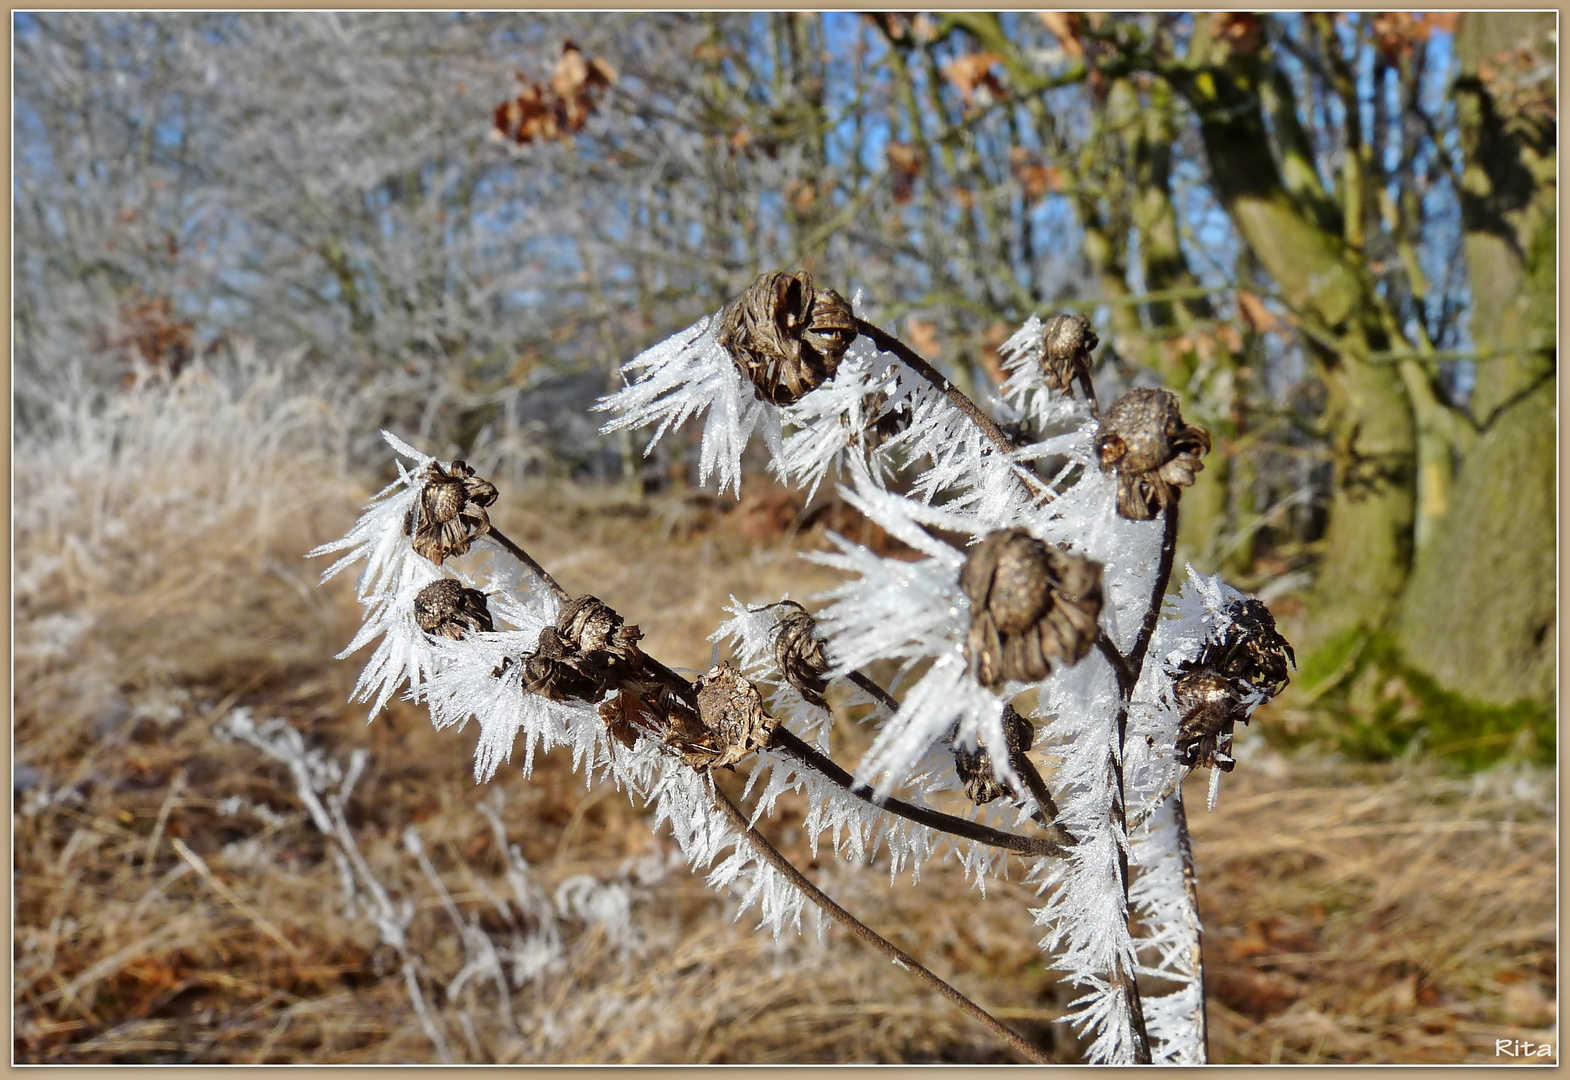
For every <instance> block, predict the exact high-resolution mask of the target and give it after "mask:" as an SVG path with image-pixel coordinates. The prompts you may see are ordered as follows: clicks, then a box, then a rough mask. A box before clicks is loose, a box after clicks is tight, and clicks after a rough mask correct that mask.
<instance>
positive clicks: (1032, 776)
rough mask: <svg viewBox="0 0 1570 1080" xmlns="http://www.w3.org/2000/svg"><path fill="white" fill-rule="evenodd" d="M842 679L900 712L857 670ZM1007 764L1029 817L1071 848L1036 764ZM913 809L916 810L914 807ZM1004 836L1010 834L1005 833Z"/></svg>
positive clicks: (1019, 756) (1021, 760)
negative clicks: (1031, 805) (1025, 797)
mask: <svg viewBox="0 0 1570 1080" xmlns="http://www.w3.org/2000/svg"><path fill="white" fill-rule="evenodd" d="M845 678H846V680H847V681H849V682H852V683H854V684H855V685H857V686H859V687H861V689H863V690H865V691H866V692H867V693H868V694H870V695H872V697H873V698H875V699H877V701H878V702H879V704H881V705H882V706H883V707H884V708H886V709H888V710H889V712H890V713H891V714H892V713H896V712H898V711H899V699H898V698H896V697H895V696H894V695H893V694H890V693H889V692H888V691H887V690H885V689H883V687H881V686H879V685H878V684H877V683H876V682H874V681H873V680H872V679H871V678H869V677H868V676H866V675H863V674H862V673H861V672H859V671H852V672H850V673H848V674H847V675H846V676H845ZM808 749H809V750H810V749H811V747H808ZM1009 763H1010V764H1011V765H1012V766H1013V767H1014V771H1015V772H1017V773H1019V774H1020V775H1021V776H1023V777H1024V778H1025V786H1026V787H1027V788H1028V789H1029V790H1030V794H1031V796H1032V797H1033V798H1034V799H1035V800H1036V812H1035V813H1034V814H1032V815H1031V817H1032V818H1033V819H1035V821H1036V823H1037V824H1038V825H1040V826H1041V827H1042V828H1043V829H1046V830H1047V831H1048V832H1049V833H1050V834H1051V836H1052V839H1053V841H1054V842H1055V843H1058V844H1060V845H1062V846H1063V847H1072V846H1073V843H1074V839H1073V837H1072V836H1070V835H1069V834H1068V832H1067V830H1065V829H1064V828H1063V827H1062V826H1061V825H1058V824H1057V816H1058V804H1057V801H1056V800H1054V799H1053V798H1052V792H1051V791H1050V790H1048V788H1047V783H1046V781H1045V780H1043V779H1042V778H1041V772H1040V771H1039V770H1038V769H1037V768H1036V763H1035V762H1034V761H1031V760H1030V758H1029V757H1028V756H1027V755H1026V754H1025V753H1024V752H1023V751H1020V752H1018V753H1016V754H1015V755H1014V756H1013V758H1012V759H1011V761H1010V762H1009ZM852 792H853V794H859V792H855V790H854V789H852ZM890 801H894V800H890ZM883 805H886V804H883ZM912 809H919V808H918V807H913V808H912ZM954 820H955V821H964V820H965V819H964V818H955V819H954ZM945 831H947V830H945ZM1003 835H1012V834H1007V833H1005V834H1003Z"/></svg>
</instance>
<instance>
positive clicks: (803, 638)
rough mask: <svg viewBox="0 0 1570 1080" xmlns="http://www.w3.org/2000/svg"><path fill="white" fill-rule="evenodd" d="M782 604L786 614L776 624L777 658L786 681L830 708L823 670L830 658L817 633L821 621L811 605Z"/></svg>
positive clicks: (819, 705)
mask: <svg viewBox="0 0 1570 1080" xmlns="http://www.w3.org/2000/svg"><path fill="white" fill-rule="evenodd" d="M778 606H779V607H781V608H783V609H784V610H785V614H784V615H783V616H782V617H781V618H780V620H779V622H777V623H775V624H774V661H775V663H776V664H778V665H779V669H780V673H781V674H782V675H784V676H785V681H786V682H788V683H790V684H791V685H792V686H794V687H795V688H796V690H797V691H798V692H799V693H800V694H801V696H802V697H803V698H805V699H806V700H808V701H810V702H811V703H812V704H814V705H816V706H817V707H818V708H820V709H826V708H828V704H827V703H826V702H825V701H824V700H823V691H824V690H826V689H827V688H828V683H826V682H825V681H824V679H823V673H824V672H826V671H828V670H829V659H828V657H826V656H824V655H823V642H822V641H821V640H819V638H818V636H817V633H816V631H817V623H816V622H814V621H813V618H812V616H811V615H809V614H808V613H807V609H806V608H804V607H802V606H801V605H800V604H798V603H796V602H795V601H792V600H785V601H782V602H781V603H780V604H779V605H778Z"/></svg>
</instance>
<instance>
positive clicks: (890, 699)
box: [845, 671, 899, 716]
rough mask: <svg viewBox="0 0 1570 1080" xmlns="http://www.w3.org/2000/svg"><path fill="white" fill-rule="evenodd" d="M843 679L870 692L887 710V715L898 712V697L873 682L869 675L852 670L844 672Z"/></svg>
mask: <svg viewBox="0 0 1570 1080" xmlns="http://www.w3.org/2000/svg"><path fill="white" fill-rule="evenodd" d="M845 680H846V681H847V682H852V683H855V684H856V685H857V686H859V687H861V688H862V689H863V690H865V691H866V692H867V693H869V694H871V695H872V696H873V697H874V698H876V699H877V701H878V704H880V705H882V706H883V707H884V708H885V709H887V710H888V711H889V715H891V716H892V715H893V714H894V713H897V712H899V698H897V697H895V696H894V695H893V694H891V693H889V692H888V691H887V690H885V689H883V687H881V686H879V685H878V684H877V683H875V682H873V681H872V679H871V678H870V677H868V676H866V675H863V674H862V673H861V672H859V671H852V672H849V673H848V674H846V676H845Z"/></svg>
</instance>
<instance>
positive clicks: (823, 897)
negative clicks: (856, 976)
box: [714, 784, 1149, 1065]
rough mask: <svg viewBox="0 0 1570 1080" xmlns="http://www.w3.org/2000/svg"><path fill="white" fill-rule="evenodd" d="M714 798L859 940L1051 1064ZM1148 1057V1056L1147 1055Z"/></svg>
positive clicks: (724, 800) (766, 856)
mask: <svg viewBox="0 0 1570 1080" xmlns="http://www.w3.org/2000/svg"><path fill="white" fill-rule="evenodd" d="M714 802H715V805H716V806H718V807H719V808H720V810H722V811H723V812H724V814H725V816H726V817H728V818H729V819H730V821H731V824H732V825H733V826H734V827H735V828H736V830H737V831H739V832H740V833H741V834H742V835H743V836H745V837H746V838H747V841H748V843H750V844H751V845H752V847H753V850H755V851H756V852H757V853H758V855H759V857H760V858H762V859H763V861H764V862H766V863H768V864H769V865H770V866H772V867H774V869H775V870H777V871H779V873H780V874H781V875H782V876H783V877H784V878H785V879H786V880H787V881H789V882H790V883H791V884H792V885H794V886H795V887H796V888H798V889H800V890H801V891H802V893H803V894H805V895H806V897H807V898H808V899H810V900H811V901H812V902H813V903H814V904H816V905H818V907H819V908H821V909H822V910H823V913H824V914H825V915H827V916H829V918H831V919H833V920H834V921H835V922H837V923H839V924H840V925H841V926H843V927H845V929H847V930H849V931H850V932H851V934H852V935H853V936H854V937H855V938H856V939H857V940H858V941H860V942H862V943H863V944H865V945H868V946H871V947H872V948H873V949H875V950H877V951H878V952H880V953H882V954H883V955H884V956H887V957H888V958H889V959H890V960H893V961H894V963H895V964H897V965H899V966H900V967H902V968H904V969H905V970H906V971H908V972H910V973H911V974H912V975H914V976H915V977H916V979H917V980H919V981H921V982H924V983H926V984H927V985H928V986H930V987H932V989H934V990H936V991H937V992H938V993H940V994H942V995H943V996H944V997H946V998H948V999H949V1000H950V1001H951V1002H953V1003H954V1004H955V1005H958V1006H959V1007H960V1009H961V1010H962V1011H964V1012H965V1013H966V1014H967V1015H969V1016H970V1017H971V1018H972V1019H973V1020H975V1021H976V1022H977V1023H979V1024H980V1025H981V1026H982V1027H984V1028H986V1029H987V1030H988V1031H990V1032H992V1034H994V1035H996V1036H997V1037H998V1038H999V1039H1001V1040H1002V1041H1003V1042H1005V1043H1007V1044H1008V1045H1009V1046H1010V1047H1012V1048H1013V1049H1014V1051H1015V1052H1016V1053H1018V1054H1019V1055H1020V1056H1021V1057H1023V1058H1024V1059H1025V1060H1027V1061H1030V1062H1033V1063H1035V1064H1037V1065H1049V1064H1051V1059H1050V1058H1048V1057H1046V1056H1045V1055H1044V1054H1042V1052H1041V1051H1040V1050H1038V1049H1037V1048H1036V1047H1034V1046H1032V1045H1031V1044H1030V1043H1029V1042H1027V1041H1026V1040H1025V1039H1024V1038H1022V1037H1021V1036H1020V1035H1018V1034H1016V1033H1015V1032H1014V1031H1012V1030H1010V1029H1009V1028H1007V1027H1005V1026H1004V1025H1003V1024H1002V1022H1000V1021H999V1020H998V1019H997V1017H995V1016H993V1015H992V1014H991V1013H989V1012H987V1010H985V1009H983V1008H982V1007H981V1006H980V1005H977V1004H976V1003H975V1002H974V1001H972V1000H970V998H968V997H966V996H965V995H964V994H962V993H960V992H959V991H958V990H956V989H954V987H952V986H950V985H949V984H948V983H946V982H944V981H943V980H942V979H940V978H939V977H938V976H936V975H934V974H933V973H932V972H931V971H928V970H927V969H926V968H925V967H923V966H922V965H921V964H919V963H918V962H917V961H916V959H915V958H914V957H912V956H911V955H910V954H909V953H907V952H905V951H904V950H903V949H901V948H900V947H899V946H897V945H895V944H894V943H893V942H891V941H889V940H888V939H887V938H885V937H883V936H882V935H880V934H879V933H878V932H877V931H875V930H873V929H872V928H871V927H870V926H868V925H867V924H866V923H864V922H862V921H861V920H860V919H858V918H856V916H854V915H852V914H851V913H850V912H848V911H846V910H845V909H844V908H842V907H840V906H839V905H838V904H836V903H835V902H834V901H833V900H831V899H829V897H828V895H827V894H825V893H824V892H823V891H822V890H821V889H819V888H818V887H817V886H816V885H814V884H813V883H812V882H811V881H810V880H809V879H808V878H807V876H806V875H805V874H803V873H802V872H801V871H800V870H798V869H796V864H795V863H793V862H791V861H790V860H789V859H787V858H786V857H785V856H784V855H782V854H780V851H779V849H778V848H776V847H775V846H774V845H773V844H771V843H769V841H768V839H767V838H766V837H764V835H763V834H762V833H760V832H758V830H757V829H755V828H753V827H752V825H751V823H749V822H748V820H747V815H746V814H744V813H742V811H741V808H740V807H738V806H737V805H736V804H735V803H734V802H732V801H731V799H730V796H728V795H726V794H725V793H724V792H723V791H721V790H720V789H719V785H717V784H716V785H715V786H714ZM1146 1060H1149V1058H1148V1056H1147V1058H1146Z"/></svg>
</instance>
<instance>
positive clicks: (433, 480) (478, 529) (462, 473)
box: [407, 461, 496, 566]
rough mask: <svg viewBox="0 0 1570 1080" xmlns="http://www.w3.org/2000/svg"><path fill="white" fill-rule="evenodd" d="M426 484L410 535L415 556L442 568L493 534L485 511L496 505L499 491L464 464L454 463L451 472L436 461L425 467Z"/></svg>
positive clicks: (414, 511)
mask: <svg viewBox="0 0 1570 1080" xmlns="http://www.w3.org/2000/svg"><path fill="white" fill-rule="evenodd" d="M423 480H424V486H423V487H422V488H421V489H420V497H419V499H418V500H417V501H416V502H415V505H414V509H413V511H412V512H411V513H410V515H409V521H408V527H407V531H408V532H409V534H410V535H412V536H413V537H414V550H415V553H416V554H418V555H420V556H422V557H424V558H427V559H429V560H431V561H432V562H433V563H436V564H437V565H438V566H439V565H441V563H442V560H444V559H446V558H447V557H448V556H451V555H463V554H466V553H467V552H468V550H469V545H470V544H472V543H473V542H474V541H475V540H477V539H479V538H480V537H482V536H484V535H485V534H486V533H487V532H489V531H490V529H491V519H490V517H489V515H487V514H486V512H485V508H486V507H487V506H490V505H492V504H493V503H495V502H496V488H495V487H494V486H493V485H491V484H490V483H488V482H486V481H485V480H481V479H480V478H479V477H477V476H475V475H474V470H473V469H471V468H469V466H468V465H467V464H466V463H465V462H462V461H454V462H453V463H452V466H451V468H450V469H444V468H442V466H441V463H440V462H436V461H433V462H431V463H430V464H429V465H427V466H426V467H425V474H424V477H423Z"/></svg>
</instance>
